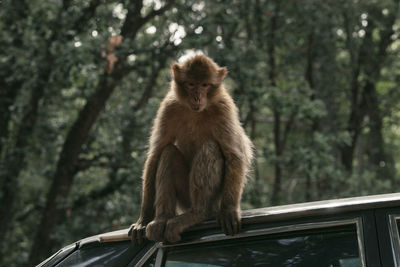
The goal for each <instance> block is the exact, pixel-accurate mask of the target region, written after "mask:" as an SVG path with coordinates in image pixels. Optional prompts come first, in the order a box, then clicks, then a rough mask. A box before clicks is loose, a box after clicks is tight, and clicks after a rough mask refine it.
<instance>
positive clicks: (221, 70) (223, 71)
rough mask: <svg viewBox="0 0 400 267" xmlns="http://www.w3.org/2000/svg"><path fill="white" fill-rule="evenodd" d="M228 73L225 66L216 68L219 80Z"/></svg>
mask: <svg viewBox="0 0 400 267" xmlns="http://www.w3.org/2000/svg"><path fill="white" fill-rule="evenodd" d="M227 74H228V69H227V68H226V67H222V68H218V70H217V75H218V78H219V79H220V81H223V80H224V79H225V77H226V75H227Z"/></svg>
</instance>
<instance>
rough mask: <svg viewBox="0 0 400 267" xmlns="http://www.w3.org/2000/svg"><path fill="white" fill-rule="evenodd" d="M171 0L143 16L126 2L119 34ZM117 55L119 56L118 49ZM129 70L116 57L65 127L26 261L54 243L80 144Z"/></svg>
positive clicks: (133, 29)
mask: <svg viewBox="0 0 400 267" xmlns="http://www.w3.org/2000/svg"><path fill="white" fill-rule="evenodd" d="M173 2H174V1H173V0H170V1H168V2H167V3H166V4H165V5H164V6H163V7H162V8H160V9H158V10H153V11H151V12H150V13H148V14H147V15H146V16H145V17H142V16H141V9H142V6H143V3H142V1H131V2H130V3H129V4H128V14H127V17H126V20H125V22H124V25H123V26H122V28H121V34H123V36H124V37H125V39H130V40H131V41H133V40H134V39H135V37H136V34H137V32H138V30H139V29H140V28H141V27H142V26H143V25H144V24H145V23H146V22H147V21H148V20H150V19H152V18H154V17H155V16H158V15H161V14H163V13H164V12H165V11H166V10H167V9H169V8H170V7H171V6H172V3H173ZM115 53H117V51H115ZM117 56H119V55H118V53H117ZM121 57H122V56H121ZM121 62H122V63H121ZM130 70H131V68H129V67H128V66H127V65H125V61H124V58H120V60H119V61H117V63H116V64H115V66H114V67H113V68H109V67H107V69H106V70H105V72H104V73H103V75H102V77H101V78H100V82H99V84H98V86H97V88H96V90H95V93H94V94H93V95H92V97H91V98H90V99H89V100H88V101H87V103H86V105H85V106H84V107H83V109H82V110H81V111H80V112H79V115H78V118H77V119H76V121H75V122H74V124H73V125H72V127H71V128H70V130H69V131H68V134H67V137H66V139H65V142H64V144H63V148H62V151H61V153H60V158H59V160H58V163H57V168H56V171H55V174H54V177H53V182H52V184H51V187H50V191H49V193H48V195H47V198H46V206H45V209H44V211H43V213H42V216H41V220H40V224H39V228H38V231H37V232H36V236H35V238H34V242H33V246H32V248H31V251H30V255H29V263H30V264H37V263H38V262H40V261H41V260H43V259H45V258H46V257H47V256H49V255H50V253H51V251H52V248H53V246H54V240H53V239H52V237H51V234H52V233H53V231H54V230H55V227H56V226H57V225H58V224H59V223H60V222H61V221H62V220H63V219H64V218H65V208H64V207H62V205H60V202H61V201H63V200H64V199H66V198H68V195H69V192H70V190H71V187H72V184H73V180H74V175H75V174H76V171H77V169H76V167H77V166H76V165H77V161H78V158H79V154H80V152H81V150H82V145H83V144H84V143H85V141H86V139H87V137H88V135H89V132H90V130H91V128H92V126H93V124H94V122H95V120H96V119H97V117H98V115H99V114H100V111H101V110H102V109H103V108H104V106H105V103H106V102H107V100H108V99H109V97H110V96H111V94H112V92H113V91H114V89H115V87H116V86H117V84H118V83H119V82H120V81H121V80H122V79H123V77H124V76H125V75H126V74H128V73H129V71H130Z"/></svg>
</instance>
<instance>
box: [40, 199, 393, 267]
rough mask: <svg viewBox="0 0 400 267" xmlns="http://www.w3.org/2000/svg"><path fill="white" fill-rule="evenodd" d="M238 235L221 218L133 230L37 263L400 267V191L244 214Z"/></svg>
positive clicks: (97, 239) (90, 241)
mask: <svg viewBox="0 0 400 267" xmlns="http://www.w3.org/2000/svg"><path fill="white" fill-rule="evenodd" d="M242 218H243V220H242V222H243V227H242V231H241V233H240V234H238V235H235V236H226V235H224V234H223V233H221V230H220V228H219V227H218V226H217V224H216V222H215V221H206V222H204V223H202V224H200V225H197V226H196V227H193V228H191V229H190V230H188V231H186V232H185V233H184V234H183V236H182V241H181V242H179V243H177V244H165V243H154V242H147V243H145V244H143V245H140V246H138V245H136V246H135V245H133V244H132V243H131V242H130V241H129V240H128V239H129V238H128V235H127V233H128V229H125V230H120V231H116V232H111V233H106V234H101V235H97V236H93V237H89V238H86V239H83V240H80V241H78V242H76V243H74V244H72V245H70V246H67V247H65V248H63V249H61V250H60V251H59V252H57V253H56V254H54V255H53V256H52V257H50V258H49V259H47V260H46V261H44V262H43V263H41V264H40V265H39V266H43V267H45V266H46V267H47V266H174V267H180V266H196V267H198V266H322V267H325V266H326V267H349V266H371V267H379V266H383V267H391V266H400V238H399V227H400V193H398V194H397V193H396V194H385V195H376V196H366V197H356V198H347V199H337V200H328V201H318V202H310V203H303V204H293V205H286V206H277V207H270V208H262V209H254V210H248V211H243V212H242Z"/></svg>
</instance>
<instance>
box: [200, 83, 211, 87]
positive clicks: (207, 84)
mask: <svg viewBox="0 0 400 267" xmlns="http://www.w3.org/2000/svg"><path fill="white" fill-rule="evenodd" d="M201 86H202V87H209V86H210V84H209V83H202V84H201Z"/></svg>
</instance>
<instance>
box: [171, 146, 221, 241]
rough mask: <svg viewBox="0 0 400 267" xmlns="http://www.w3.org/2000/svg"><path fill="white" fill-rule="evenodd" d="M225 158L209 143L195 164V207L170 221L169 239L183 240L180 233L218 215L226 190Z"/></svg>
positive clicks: (192, 189) (192, 180)
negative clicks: (224, 176) (223, 178)
mask: <svg viewBox="0 0 400 267" xmlns="http://www.w3.org/2000/svg"><path fill="white" fill-rule="evenodd" d="M223 167H224V159H223V156H222V152H221V150H220V147H219V145H218V144H217V143H216V142H215V141H207V142H205V143H204V144H203V146H202V147H201V149H200V150H199V151H198V152H197V154H196V155H195V157H194V158H193V161H192V166H191V169H190V174H189V177H190V178H189V180H190V184H189V191H190V201H191V207H190V209H189V211H188V212H186V213H184V214H182V215H179V216H176V217H174V218H171V219H169V220H168V223H167V226H166V230H165V239H166V240H167V241H169V242H177V241H179V240H180V238H181V237H180V234H181V233H182V232H183V231H184V230H185V229H187V228H189V227H190V226H193V225H195V224H198V223H200V222H202V221H203V220H205V219H207V218H209V217H210V216H211V215H214V214H215V211H216V210H217V209H218V203H219V198H220V195H219V194H220V192H221V187H222V177H223Z"/></svg>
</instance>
